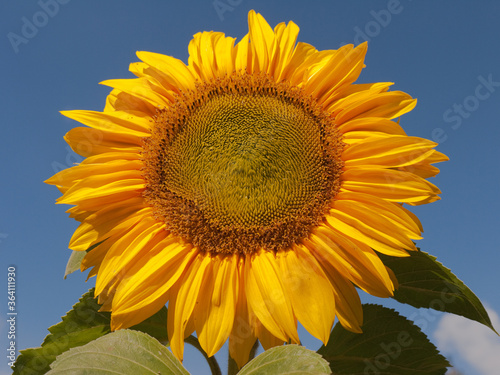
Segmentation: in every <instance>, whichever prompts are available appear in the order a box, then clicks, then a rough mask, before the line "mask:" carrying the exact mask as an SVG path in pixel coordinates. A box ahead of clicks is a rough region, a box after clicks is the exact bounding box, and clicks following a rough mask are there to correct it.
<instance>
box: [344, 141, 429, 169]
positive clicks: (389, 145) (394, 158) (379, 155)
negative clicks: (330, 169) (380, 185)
mask: <svg viewBox="0 0 500 375" xmlns="http://www.w3.org/2000/svg"><path fill="white" fill-rule="evenodd" d="M436 146H437V143H434V142H431V141H428V140H426V139H423V138H418V137H408V136H396V135H395V136H391V137H384V138H376V139H371V138H368V139H365V140H363V141H361V142H358V143H356V144H353V145H351V146H349V147H347V148H346V149H345V150H344V152H343V153H342V159H343V160H344V163H345V166H346V168H351V167H363V166H371V165H375V166H382V167H391V168H393V167H404V166H407V165H412V164H416V163H419V162H421V161H423V160H425V159H427V158H428V157H429V156H430V155H431V154H432V153H433V152H434V150H433V148H434V147H436Z"/></svg>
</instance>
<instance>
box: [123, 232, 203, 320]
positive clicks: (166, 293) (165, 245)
mask: <svg viewBox="0 0 500 375" xmlns="http://www.w3.org/2000/svg"><path fill="white" fill-rule="evenodd" d="M197 254H198V251H197V250H196V249H193V248H190V247H186V246H184V245H181V244H179V243H178V239H176V238H172V237H167V238H165V239H163V240H161V241H159V242H157V243H156V244H155V245H154V246H153V248H152V249H151V250H150V251H149V252H148V255H147V256H145V257H142V258H140V259H137V260H136V261H135V262H134V264H133V266H132V268H130V269H129V270H128V272H127V273H128V275H129V276H128V277H127V278H126V279H124V280H123V281H122V282H121V284H120V287H119V288H118V290H117V292H116V294H115V296H114V299H113V317H114V324H115V327H116V329H118V328H127V327H130V326H132V325H134V324H137V323H140V322H141V321H142V320H144V319H146V318H147V317H149V316H150V315H151V311H157V310H159V309H160V308H162V307H163V306H164V305H165V303H166V302H167V300H168V299H169V297H170V295H171V289H172V287H173V286H174V284H175V283H176V282H177V281H178V280H179V278H180V277H181V276H182V275H184V274H185V273H186V272H189V267H190V264H191V263H192V261H193V259H194V257H195V256H196V255H197ZM141 318H142V320H141Z"/></svg>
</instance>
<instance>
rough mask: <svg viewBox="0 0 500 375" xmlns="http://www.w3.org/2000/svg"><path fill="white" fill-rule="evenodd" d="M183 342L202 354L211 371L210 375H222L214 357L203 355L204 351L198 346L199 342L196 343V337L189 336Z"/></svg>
mask: <svg viewBox="0 0 500 375" xmlns="http://www.w3.org/2000/svg"><path fill="white" fill-rule="evenodd" d="M185 341H186V342H187V343H188V344H191V345H192V346H194V347H195V348H196V349H198V350H199V351H200V353H201V354H203V357H205V359H206V360H207V362H208V365H209V366H210V370H211V371H212V375H222V372H221V370H220V366H219V363H217V360H216V359H215V357H214V356H212V357H209V356H208V355H207V353H205V351H204V350H203V348H202V347H201V345H200V342H199V341H198V339H197V338H196V337H194V336H193V335H191V336H189V337H188V338H186V340H185Z"/></svg>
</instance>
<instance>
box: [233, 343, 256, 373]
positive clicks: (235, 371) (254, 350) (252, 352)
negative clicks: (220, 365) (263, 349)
mask: <svg viewBox="0 0 500 375" xmlns="http://www.w3.org/2000/svg"><path fill="white" fill-rule="evenodd" d="M258 348H259V342H258V341H257V340H255V344H253V346H252V349H251V350H250V355H249V356H248V362H250V361H251V360H252V359H254V357H255V353H256V352H257V349H258ZM228 351H229V350H228ZM227 357H228V360H227V375H235V374H237V373H238V371H239V370H240V369H239V368H238V365H237V364H236V361H235V360H234V359H233V358H232V357H231V354H230V353H228V356H227ZM248 362H247V363H248Z"/></svg>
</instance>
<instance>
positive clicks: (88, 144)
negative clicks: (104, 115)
mask: <svg viewBox="0 0 500 375" xmlns="http://www.w3.org/2000/svg"><path fill="white" fill-rule="evenodd" d="M64 140H65V141H66V142H67V143H68V144H69V146H70V147H71V149H72V150H73V151H75V152H76V153H77V154H79V155H82V156H85V157H87V156H92V155H97V154H102V153H104V152H132V153H135V154H139V153H140V152H141V150H142V148H141V144H142V140H141V139H140V138H138V137H136V136H133V135H130V134H116V133H113V132H108V131H104V130H98V129H92V128H86V127H78V128H73V129H71V130H70V131H69V132H68V133H66V135H65V136H64Z"/></svg>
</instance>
